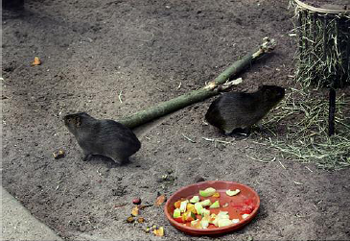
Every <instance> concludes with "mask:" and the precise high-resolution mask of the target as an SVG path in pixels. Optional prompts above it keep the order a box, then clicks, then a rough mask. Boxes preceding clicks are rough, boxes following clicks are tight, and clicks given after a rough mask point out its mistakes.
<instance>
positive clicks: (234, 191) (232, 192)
mask: <svg viewBox="0 0 350 241" xmlns="http://www.w3.org/2000/svg"><path fill="white" fill-rule="evenodd" d="M240 192H241V190H239V189H236V190H233V191H231V190H227V191H226V194H227V195H228V196H230V197H232V196H235V195H237V194H238V193H240Z"/></svg>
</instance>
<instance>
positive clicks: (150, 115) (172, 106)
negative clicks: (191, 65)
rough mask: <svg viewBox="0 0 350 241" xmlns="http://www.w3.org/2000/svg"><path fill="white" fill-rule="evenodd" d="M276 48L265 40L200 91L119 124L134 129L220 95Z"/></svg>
mask: <svg viewBox="0 0 350 241" xmlns="http://www.w3.org/2000/svg"><path fill="white" fill-rule="evenodd" d="M274 47H275V42H274V40H271V41H270V40H269V39H268V38H265V39H264V43H263V44H262V45H260V46H259V48H258V49H257V50H255V51H253V52H252V53H249V54H247V55H245V56H244V57H243V58H242V59H240V60H238V61H236V62H235V63H233V64H232V65H231V66H229V67H228V68H227V69H226V70H225V71H224V72H223V73H221V74H220V75H219V76H218V77H217V78H216V79H214V80H213V81H211V82H209V83H208V84H207V85H206V86H204V87H203V88H201V89H199V90H193V91H191V92H189V93H186V94H184V95H181V96H179V97H176V98H174V99H171V100H168V101H165V102H162V103H159V104H157V105H156V106H153V107H150V108H148V109H146V110H142V111H139V112H137V113H135V114H133V115H131V116H127V117H124V118H122V119H120V120H118V122H120V123H121V124H123V125H125V126H127V127H129V128H134V127H137V126H140V125H142V124H145V123H147V122H149V121H152V120H154V119H156V118H159V117H161V116H164V115H166V114H169V113H171V112H174V111H176V110H179V109H181V108H184V107H186V106H188V105H191V104H193V103H196V102H199V101H203V100H205V99H207V98H209V97H212V96H214V95H217V94H219V93H220V91H222V90H224V89H227V88H228V87H227V86H224V85H223V84H225V82H226V81H227V80H229V79H230V78H231V77H232V76H234V75H236V74H237V73H239V72H241V71H242V70H243V69H245V68H247V67H249V66H250V65H251V64H252V63H253V61H254V60H256V59H258V58H259V57H261V56H262V55H264V54H265V53H268V52H270V51H271V50H273V49H274ZM241 81H242V79H237V80H236V81H233V82H231V84H229V86H232V85H235V84H239V83H241Z"/></svg>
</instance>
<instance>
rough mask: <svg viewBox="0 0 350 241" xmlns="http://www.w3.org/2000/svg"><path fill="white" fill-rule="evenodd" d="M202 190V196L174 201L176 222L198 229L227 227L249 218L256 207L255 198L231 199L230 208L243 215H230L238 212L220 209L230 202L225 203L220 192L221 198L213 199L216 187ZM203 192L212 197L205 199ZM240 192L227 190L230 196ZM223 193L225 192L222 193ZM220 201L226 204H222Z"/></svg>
mask: <svg viewBox="0 0 350 241" xmlns="http://www.w3.org/2000/svg"><path fill="white" fill-rule="evenodd" d="M208 189H209V190H208ZM212 189H213V188H212ZM200 192H201V193H200V196H201V198H200V197H199V196H192V198H191V197H189V198H188V199H185V198H181V199H180V200H178V201H176V202H175V203H174V207H175V209H174V211H173V213H172V216H173V219H174V220H175V221H176V222H178V223H181V224H183V225H185V226H189V227H192V228H197V229H207V228H213V225H214V226H215V227H226V226H229V225H235V224H238V223H239V222H240V221H241V220H242V219H247V218H248V217H249V216H250V214H251V213H252V212H253V210H254V209H255V204H254V201H253V199H244V200H243V202H239V203H236V202H233V201H234V200H235V199H232V201H230V208H234V209H236V211H235V212H234V213H237V214H240V215H241V216H240V217H239V218H238V217H235V216H233V217H232V216H231V217H230V215H237V214H234V213H231V211H230V214H229V212H228V211H226V210H227V209H224V210H225V211H222V210H220V208H227V207H228V205H229V203H227V202H225V203H224V202H223V201H222V200H221V199H220V194H219V199H214V200H213V198H214V195H215V193H217V192H216V190H215V189H214V190H210V188H207V189H205V190H201V191H200ZM203 192H204V193H205V194H204V195H208V197H210V199H209V198H207V199H203V195H202V194H203ZM238 193H240V190H239V189H236V190H233V191H231V190H227V191H226V194H227V195H228V196H233V195H237V194H238ZM221 195H223V194H222V193H221ZM223 196H225V195H223ZM224 198H227V197H224ZM211 200H212V201H211ZM220 201H222V202H223V203H224V204H223V205H222V204H220ZM212 202H213V203H212ZM229 210H230V209H229Z"/></svg>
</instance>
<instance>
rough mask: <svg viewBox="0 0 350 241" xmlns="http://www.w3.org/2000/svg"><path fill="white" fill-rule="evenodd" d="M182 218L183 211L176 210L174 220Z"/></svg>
mask: <svg viewBox="0 0 350 241" xmlns="http://www.w3.org/2000/svg"><path fill="white" fill-rule="evenodd" d="M179 217H181V211H180V209H179V208H176V209H175V210H174V213H173V218H179Z"/></svg>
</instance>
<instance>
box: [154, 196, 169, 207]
mask: <svg viewBox="0 0 350 241" xmlns="http://www.w3.org/2000/svg"><path fill="white" fill-rule="evenodd" d="M165 200H166V197H165V195H164V194H162V195H160V196H158V197H157V199H156V202H155V204H154V205H156V206H157V207H159V206H161V205H162V204H163V203H164V201H165Z"/></svg>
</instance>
